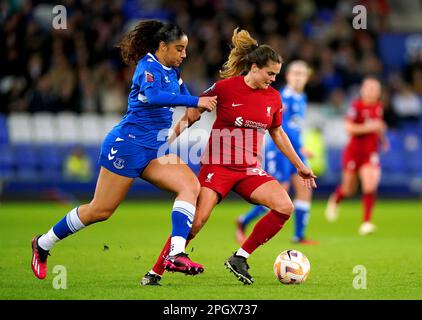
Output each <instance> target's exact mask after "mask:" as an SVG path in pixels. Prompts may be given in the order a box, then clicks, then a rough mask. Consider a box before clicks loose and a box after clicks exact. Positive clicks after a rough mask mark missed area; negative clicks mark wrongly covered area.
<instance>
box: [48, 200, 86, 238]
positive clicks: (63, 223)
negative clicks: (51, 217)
mask: <svg viewBox="0 0 422 320" xmlns="http://www.w3.org/2000/svg"><path fill="white" fill-rule="evenodd" d="M83 227H85V225H84V224H83V223H82V222H81V220H80V219H79V215H78V207H76V208H74V209H72V210H71V211H70V212H69V213H68V214H67V215H65V216H64V217H63V219H62V220H60V221H59V222H57V223H56V225H55V226H54V227H53V232H54V234H55V235H56V236H57V238H59V239H60V240H62V239H64V238H66V237H67V236H70V235H71V234H74V233H75V232H76V231H79V230H80V229H82V228H83Z"/></svg>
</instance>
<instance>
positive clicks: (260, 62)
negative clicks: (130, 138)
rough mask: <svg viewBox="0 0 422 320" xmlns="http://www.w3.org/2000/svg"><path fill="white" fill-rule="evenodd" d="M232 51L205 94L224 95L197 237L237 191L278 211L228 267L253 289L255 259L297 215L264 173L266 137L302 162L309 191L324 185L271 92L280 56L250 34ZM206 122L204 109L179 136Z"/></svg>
mask: <svg viewBox="0 0 422 320" xmlns="http://www.w3.org/2000/svg"><path fill="white" fill-rule="evenodd" d="M232 46H233V48H232V50H231V52H230V55H229V58H228V60H227V62H226V63H225V64H224V65H223V69H222V71H220V75H221V77H222V78H223V80H220V81H217V82H216V83H215V84H214V85H213V86H211V87H210V88H209V89H208V90H207V91H205V93H204V95H205V96H217V101H218V102H217V118H216V120H215V122H214V125H213V128H212V130H211V135H210V139H209V141H208V146H207V149H206V152H205V153H204V154H203V156H202V159H201V163H202V167H201V170H200V172H199V175H198V178H199V181H200V183H201V192H200V194H199V198H198V204H197V211H196V216H195V219H194V222H193V226H192V229H191V232H190V235H189V239H192V238H193V237H194V236H195V235H196V234H197V233H198V232H199V231H200V230H201V228H202V227H203V226H204V225H205V223H206V221H207V220H208V218H209V216H210V215H211V212H212V209H213V208H214V207H215V206H216V205H217V204H218V203H219V202H221V201H222V200H223V199H224V198H225V197H226V196H227V194H228V193H229V192H230V191H231V190H233V191H234V192H236V193H237V194H239V195H240V196H241V197H243V198H244V199H245V200H246V201H249V202H251V203H254V204H258V205H264V206H266V207H268V208H270V209H271V211H270V212H268V213H267V214H266V215H265V216H264V217H262V218H261V220H259V221H258V223H257V224H256V226H255V228H254V230H253V231H252V234H251V235H250V236H249V237H248V239H246V241H245V242H244V243H243V245H242V247H241V248H239V250H237V251H236V252H235V253H234V254H233V255H232V256H230V257H229V259H228V260H227V261H226V262H225V263H224V264H225V265H226V267H227V268H228V269H229V270H230V271H232V272H233V273H234V274H235V276H236V277H237V278H238V279H239V280H240V281H241V282H243V283H245V284H252V283H253V278H252V276H251V275H250V274H249V272H248V269H249V266H248V264H247V259H248V257H249V255H250V254H252V253H253V252H254V251H255V250H256V249H257V248H258V247H259V246H260V245H262V244H264V243H265V242H267V241H268V240H270V239H271V238H272V237H273V236H275V235H276V234H277V233H278V232H279V231H280V230H281V228H282V227H283V225H284V224H285V222H286V221H287V220H288V219H289V217H290V215H291V213H292V211H293V204H292V201H291V200H290V198H289V195H288V194H287V192H286V190H285V189H284V188H283V187H282V186H281V185H280V183H278V181H277V180H275V179H274V178H273V177H272V176H270V175H269V174H268V173H266V172H265V171H264V170H263V169H262V168H261V163H260V159H262V157H261V149H262V142H263V138H264V134H265V131H266V130H267V129H268V131H269V133H270V135H271V137H272V139H273V140H274V143H275V144H276V145H277V147H278V148H279V150H281V151H282V152H283V154H284V155H285V156H286V157H287V158H288V159H289V160H290V161H291V162H292V163H294V165H295V167H296V168H297V171H298V174H299V175H300V176H301V177H302V178H303V183H304V184H305V185H306V186H307V187H308V188H312V187H316V184H315V180H314V179H315V178H316V177H315V176H314V174H313V173H312V170H311V169H309V168H308V167H307V166H305V164H304V163H303V162H302V160H301V159H300V157H299V156H298V155H297V154H296V152H295V150H294V148H293V146H292V144H291V143H290V141H289V138H288V137H287V135H286V134H285V133H284V131H283V129H282V127H281V120H282V110H281V109H282V103H281V97H280V93H279V92H278V91H277V90H275V89H273V88H272V87H271V83H272V82H274V81H275V78H276V76H277V74H279V72H280V68H281V63H282V59H281V57H280V55H279V54H277V53H276V52H275V51H274V50H273V49H272V48H271V47H270V46H268V45H258V44H257V41H256V40H255V39H253V38H252V37H251V36H250V35H249V33H248V32H247V31H245V30H239V29H236V30H235V31H234V34H233V37H232ZM192 114H196V115H197V116H196V117H195V116H192ZM199 117H200V111H199V110H198V112H191V111H190V110H188V111H187V112H186V113H185V115H184V116H183V117H182V119H181V120H180V121H179V122H178V123H177V124H176V126H175V136H177V135H179V134H180V132H181V131H182V130H183V129H184V128H186V127H187V126H189V125H191V124H192V123H193V122H194V121H196V120H197V119H199ZM172 138H173V136H172ZM172 138H171V139H170V140H172ZM169 248H170V239H169V240H168V241H167V243H166V245H165V247H164V249H163V251H162V252H161V254H160V256H159V257H158V260H157V262H156V264H155V265H154V267H153V268H152V270H151V271H150V273H151V274H158V275H162V274H163V273H164V269H165V266H164V265H163V262H164V261H165V260H164V257H165V256H166V255H167V252H168V250H169ZM149 280H150V277H149V276H148V275H147V276H146V277H144V279H143V283H142V284H144V285H157V284H158V283H157V282H155V283H154V282H152V281H149Z"/></svg>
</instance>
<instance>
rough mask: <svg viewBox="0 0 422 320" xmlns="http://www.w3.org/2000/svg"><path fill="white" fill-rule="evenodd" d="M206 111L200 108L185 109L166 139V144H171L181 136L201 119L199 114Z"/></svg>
mask: <svg viewBox="0 0 422 320" xmlns="http://www.w3.org/2000/svg"><path fill="white" fill-rule="evenodd" d="M205 110H206V109H204V108H202V107H198V108H197V109H187V110H186V112H185V114H184V115H183V116H182V117H181V118H180V120H179V121H178V122H177V123H176V125H175V126H174V130H173V133H172V134H171V135H170V137H169V138H168V143H169V144H170V143H172V142H173V141H174V140H176V139H177V137H178V136H180V135H181V134H182V132H183V131H184V130H185V129H186V128H189V127H190V126H191V125H193V124H194V123H195V122H196V121H198V120H199V119H201V114H202V113H203V112H204V111H205Z"/></svg>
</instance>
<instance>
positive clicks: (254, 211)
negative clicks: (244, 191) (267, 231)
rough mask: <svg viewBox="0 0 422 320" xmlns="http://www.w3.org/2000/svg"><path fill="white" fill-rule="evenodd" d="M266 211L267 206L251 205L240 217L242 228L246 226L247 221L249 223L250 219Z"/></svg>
mask: <svg viewBox="0 0 422 320" xmlns="http://www.w3.org/2000/svg"><path fill="white" fill-rule="evenodd" d="M267 211H268V209H267V207H264V206H254V207H252V209H251V210H249V212H248V213H247V214H246V215H244V216H242V217H240V220H241V222H242V223H243V226H244V228H246V227H247V226H248V225H249V223H251V221H252V220H254V219H256V218H258V217H260V216H261V215H263V214H264V213H266V212H267Z"/></svg>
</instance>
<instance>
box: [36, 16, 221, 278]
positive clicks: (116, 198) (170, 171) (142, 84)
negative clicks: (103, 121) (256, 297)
mask: <svg viewBox="0 0 422 320" xmlns="http://www.w3.org/2000/svg"><path fill="white" fill-rule="evenodd" d="M187 45H188V38H187V36H186V34H185V33H184V32H183V31H182V30H181V29H180V28H179V27H178V26H176V25H173V24H164V23H162V22H159V21H155V20H148V21H143V22H140V23H139V24H138V25H137V26H136V27H135V29H134V30H132V31H131V32H130V33H129V34H128V35H127V36H126V37H124V38H123V40H122V41H121V43H120V44H119V48H120V50H121V54H122V58H123V60H124V62H125V63H127V64H130V65H136V69H135V72H134V75H133V79H132V87H131V91H130V94H129V98H128V104H129V106H128V110H127V113H126V115H125V116H124V117H123V119H122V120H121V122H120V123H119V124H118V125H117V126H115V127H114V128H113V129H112V130H111V132H110V133H109V134H108V135H107V136H106V138H105V139H104V141H103V144H102V147H101V154H100V158H99V163H100V164H101V170H100V173H99V177H98V180H97V186H96V190H95V194H94V198H93V199H92V201H91V202H90V203H89V204H84V205H80V206H79V207H76V208H74V209H73V210H71V211H70V212H69V213H68V214H67V215H66V216H65V217H64V218H63V219H62V220H60V221H59V222H58V223H57V224H56V225H54V226H53V227H52V228H51V229H50V230H49V231H48V232H47V233H46V234H43V235H41V236H36V237H34V238H33V239H32V251H33V252H32V263H31V267H32V270H33V272H34V274H35V276H36V277H38V278H39V279H44V278H45V277H46V274H47V256H48V255H49V251H50V250H51V249H52V247H53V246H54V245H55V244H56V243H57V242H58V241H59V240H62V239H64V238H66V237H67V236H69V235H71V234H74V233H76V232H77V231H79V230H81V229H83V228H84V227H86V226H88V225H90V224H93V223H95V222H99V221H103V220H106V219H108V218H109V217H110V216H111V215H112V214H113V213H114V211H115V210H116V209H117V207H118V206H119V204H120V203H121V202H122V201H123V199H124V198H125V196H126V193H127V192H128V190H129V188H130V187H131V185H132V183H133V181H134V179H135V178H138V177H141V178H143V179H145V180H146V181H148V182H150V183H152V184H153V185H155V186H157V187H159V188H161V189H165V190H167V191H171V192H174V193H175V194H176V200H175V202H174V206H173V211H172V224H173V228H172V235H171V250H170V252H169V254H168V256H167V257H166V259H165V261H164V264H165V266H166V267H167V268H168V269H169V270H172V271H178V272H184V273H190V272H202V271H203V268H202V266H201V265H200V264H198V263H195V262H192V261H191V260H190V259H189V258H188V256H187V255H186V254H185V253H184V251H185V242H186V238H187V236H188V234H189V231H190V227H191V223H192V221H193V218H194V215H195V206H196V201H197V197H198V194H199V191H200V185H199V183H198V179H197V178H196V176H195V174H194V173H193V172H192V171H191V170H190V168H189V167H188V166H187V165H186V164H185V163H184V162H183V161H182V160H181V159H180V158H178V157H177V156H176V155H174V154H163V155H160V154H159V152H158V150H159V149H160V146H162V145H163V144H165V143H167V142H166V140H167V135H166V134H168V129H169V128H170V127H171V124H172V115H173V108H172V107H174V106H187V107H191V108H196V107H201V108H205V109H207V110H212V109H213V108H214V107H215V105H216V98H215V97H195V96H191V95H190V94H189V91H188V90H187V88H186V86H185V84H183V81H182V79H181V77H180V74H179V71H178V67H179V66H180V64H181V63H182V62H183V60H184V59H185V58H186V47H187ZM163 132H164V134H163ZM160 135H163V136H164V138H162V137H161V136H160Z"/></svg>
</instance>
